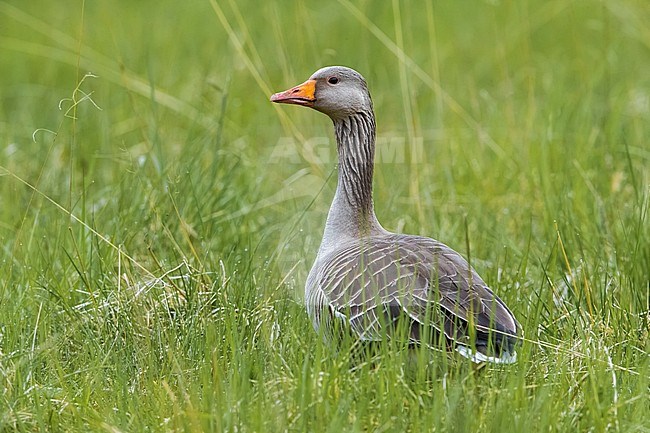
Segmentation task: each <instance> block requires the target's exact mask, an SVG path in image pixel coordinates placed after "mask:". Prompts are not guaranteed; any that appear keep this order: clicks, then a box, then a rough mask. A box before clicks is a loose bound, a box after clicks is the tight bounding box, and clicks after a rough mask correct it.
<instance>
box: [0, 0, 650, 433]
mask: <svg viewBox="0 0 650 433" xmlns="http://www.w3.org/2000/svg"><path fill="white" fill-rule="evenodd" d="M648 22H650V8H649V7H648V5H647V2H646V1H641V0H639V1H620V2H606V1H595V0H594V1H559V0H551V1H532V0H531V1H521V2H499V1H483V2H415V1H392V2H371V1H361V2H350V1H348V0H340V1H337V2H319V1H304V2H286V3H284V2H276V1H271V2H248V1H242V2H235V1H223V2H220V1H208V0H205V1H203V0H202V1H198V0H191V1H187V2H178V1H169V0H163V1H156V2H154V1H148V0H143V1H136V2H134V1H121V0H112V1H105V0H98V1H92V2H81V1H74V2H66V3H65V4H61V3H57V2H45V1H30V2H21V1H9V2H6V1H3V2H0V53H1V54H0V71H2V72H1V73H0V245H1V246H2V260H1V261H0V302H1V304H0V371H2V377H3V378H2V381H3V389H4V392H3V393H2V397H1V399H0V430H3V431H4V430H6V431H10V430H18V431H34V430H54V431H57V430H61V431H88V430H99V431H101V430H111V431H144V430H150V431H151V430H153V431H157V430H169V431H176V430H178V431H181V430H183V431H201V430H208V431H209V430H212V431H220V430H227V431H235V430H237V431H263V430H266V431H282V430H304V431H317V430H323V429H324V426H329V427H328V428H330V429H331V430H332V431H334V430H337V429H338V430H337V431H341V430H345V431H369V430H377V431H405V430H412V431H426V430H452V431H454V430H455V431H475V430H478V429H484V430H488V431H492V430H496V429H499V430H500V431H521V430H522V429H523V428H526V429H527V430H530V431H542V430H543V431H586V430H592V431H606V430H613V431H647V430H648V428H650V426H649V425H648V421H647V415H645V414H647V409H648V401H647V390H648V378H649V376H650V369H649V361H648V348H649V347H648V309H649V304H650V295H649V291H650V280H649V278H648V275H649V273H648V270H649V269H650V241H649V239H650V237H649V236H650V229H649V228H648V227H649V226H650V224H648V210H649V208H650V195H649V184H650V172H649V170H648V166H649V165H650V145H649V144H648V137H650V27H648V25H647V23H648ZM332 64H340V65H346V66H350V67H352V68H354V69H356V70H358V71H359V72H360V73H361V74H363V75H364V76H365V78H366V79H367V81H368V84H369V87H370V90H371V93H372V96H373V100H374V103H375V110H376V114H377V123H378V146H379V149H378V153H379V155H382V157H381V159H380V160H379V161H378V163H377V169H376V174H375V203H376V211H377V214H378V217H379V219H380V221H381V222H382V224H383V225H384V226H385V227H386V228H388V229H392V230H396V231H400V232H405V233H414V234H422V235H427V236H432V237H435V238H437V239H439V240H441V241H443V242H445V243H447V244H448V245H450V246H452V247H453V248H455V249H457V250H458V251H460V252H462V253H463V254H464V255H466V256H468V255H469V256H470V257H471V259H472V263H473V264H474V265H475V267H476V268H477V269H478V271H479V273H481V274H482V275H483V277H484V278H485V279H486V281H488V283H490V284H491V285H492V286H493V287H494V289H495V291H496V292H497V293H498V294H499V296H501V297H502V298H503V299H504V300H506V302H507V303H508V305H509V306H510V307H511V309H512V310H513V311H514V312H515V314H516V315H517V317H518V318H519V320H520V321H521V322H522V324H523V326H524V329H525V332H526V336H527V340H528V342H527V344H526V345H525V346H524V348H522V351H523V353H522V356H521V357H520V362H519V364H518V365H517V366H516V367H513V368H512V369H511V370H508V371H502V370H495V371H493V370H490V371H488V372H487V373H485V375H484V376H483V377H482V378H481V377H479V378H475V377H474V376H473V374H472V373H471V371H470V372H467V371H465V370H462V368H460V367H459V371H455V372H454V374H453V375H452V376H451V379H445V380H450V381H451V383H447V382H444V383H443V381H441V380H438V379H436V378H430V377H427V378H424V379H422V378H420V379H421V380H420V379H418V380H415V381H414V382H412V381H408V380H405V379H404V378H403V374H402V373H403V372H402V370H401V367H400V365H401V363H400V362H395V363H392V364H391V363H388V365H389V366H385V368H383V369H382V368H378V369H377V370H376V371H375V370H371V369H370V368H371V367H368V368H369V369H370V370H367V371H366V370H363V369H362V372H361V373H359V372H354V373H351V372H349V371H348V368H347V364H346V363H345V354H332V353H330V352H328V349H327V348H326V347H323V345H322V343H321V342H320V341H319V339H318V338H317V337H316V336H315V335H312V334H314V333H313V332H312V331H311V325H310V324H309V322H308V321H307V319H306V317H305V314H304V311H303V308H302V306H301V302H302V301H301V297H302V290H303V285H304V279H305V276H306V274H307V271H308V270H309V267H310V266H311V263H312V260H313V258H314V257H315V253H316V250H317V248H318V245H319V241H320V237H321V234H322V228H323V224H324V220H325V216H326V213H327V209H328V207H329V203H330V200H331V197H332V195H333V191H334V188H335V182H336V176H335V175H333V173H334V170H335V154H334V148H333V147H328V145H331V146H334V141H333V138H332V127H331V122H330V121H329V120H328V119H327V118H325V117H324V116H322V115H320V114H318V113H316V112H313V111H310V110H305V109H300V108H297V107H283V106H274V105H272V104H271V103H270V102H269V100H268V98H269V96H270V94H271V93H273V92H276V91H280V90H284V89H286V88H288V87H290V86H293V85H295V84H298V83H301V82H302V81H304V80H306V79H307V78H308V77H309V76H310V75H311V74H312V72H314V71H315V70H317V69H318V68H320V67H322V66H325V65H332ZM314 146H315V147H314ZM312 150H313V151H314V152H315V153H316V155H317V156H318V157H317V158H316V157H314V155H313V154H312V153H310V151H312ZM391 359H392V358H391ZM364 371H365V373H364ZM217 372H219V373H217ZM617 375H618V376H617ZM318 377H320V378H321V379H320V382H319V381H318V380H317V378H318ZM418 377H419V376H418ZM445 377H447V376H445ZM323 378H325V379H323ZM328 378H329V379H328ZM468 378H469V379H468ZM612 378H614V379H612ZM612 380H614V383H613V382H612ZM323 381H324V382H323ZM612 383H613V384H612ZM472 413H474V414H477V415H476V416H474V417H470V416H469V415H468V414H472ZM136 414H138V415H136ZM163 414H164V415H163ZM531 419H534V420H535V424H531V423H530V422H529V421H530V420H531Z"/></svg>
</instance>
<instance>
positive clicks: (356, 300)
mask: <svg viewBox="0 0 650 433" xmlns="http://www.w3.org/2000/svg"><path fill="white" fill-rule="evenodd" d="M271 101H272V102H277V103H282V104H294V105H302V106H304V107H310V108H313V109H315V110H317V111H320V112H321V113H324V114H327V115H328V116H329V117H330V118H331V119H332V121H333V122H334V130H335V133H336V143H337V150H338V184H337V188H336V193H335V194H334V200H333V202H332V205H331V207H330V210H329V213H328V215H327V222H326V224H325V232H324V234H323V239H322V242H321V245H320V248H319V250H318V255H317V257H316V260H315V262H314V265H313V267H312V268H311V271H310V273H309V276H308V277H307V282H306V285H305V303H306V308H307V313H308V315H309V317H310V319H311V320H312V322H313V325H314V328H315V329H316V330H317V331H318V332H322V334H323V336H324V338H326V339H327V340H332V339H334V338H335V337H334V336H335V334H337V330H338V331H339V332H340V329H346V330H347V331H346V332H349V333H350V334H351V335H352V336H353V337H354V338H355V339H357V341H363V342H365V341H368V342H373V341H380V340H382V339H384V338H390V337H391V335H392V334H393V333H394V332H395V329H396V328H395V326H393V325H395V324H396V323H398V322H399V323H406V324H407V325H406V326H407V327H406V328H405V329H406V334H407V335H405V336H406V337H407V338H408V340H409V343H412V344H414V345H426V346H428V347H432V348H444V349H445V350H446V349H447V348H453V349H455V350H456V351H457V352H458V353H460V354H461V355H463V356H464V357H466V358H469V359H470V360H472V361H473V362H476V363H482V362H492V363H499V364H505V363H513V362H515V361H516V352H515V346H516V344H517V342H518V340H519V333H520V329H521V327H520V325H519V323H518V322H517V320H516V319H515V317H514V315H513V314H512V313H511V312H510V310H509V309H508V307H507V306H506V305H505V303H504V302H503V301H501V299H499V298H498V297H497V296H496V295H495V294H494V293H493V292H492V290H490V288H489V287H488V286H487V284H485V282H484V281H483V280H482V279H481V277H480V276H479V275H478V274H477V273H476V271H474V269H472V268H471V267H470V265H469V264H468V263H467V261H466V260H465V259H464V258H463V257H462V256H461V255H460V254H459V253H457V252H456V251H454V250H452V249H451V248H449V247H448V246H447V245H445V244H443V243H441V242H438V241H436V240H434V239H430V238H426V237H422V236H412V235H403V234H396V233H391V232H389V231H387V230H385V229H384V228H383V227H382V226H381V224H379V221H377V217H376V216H375V212H374V207H373V199H372V178H373V170H374V154H375V114H374V111H373V105H372V100H371V99H370V93H369V91H368V87H367V84H366V81H365V79H364V78H363V77H362V76H361V74H359V73H358V72H356V71H354V70H352V69H350V68H346V67H342V66H331V67H326V68H322V69H320V70H318V71H316V72H315V73H314V74H313V75H312V76H311V77H310V78H309V80H307V81H306V82H304V83H303V84H300V85H298V86H296V87H292V88H291V89H289V90H286V91H284V92H280V93H276V94H274V95H273V96H271ZM403 320H406V322H403ZM425 340H426V341H425Z"/></svg>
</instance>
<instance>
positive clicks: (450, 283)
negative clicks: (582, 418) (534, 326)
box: [312, 235, 519, 362]
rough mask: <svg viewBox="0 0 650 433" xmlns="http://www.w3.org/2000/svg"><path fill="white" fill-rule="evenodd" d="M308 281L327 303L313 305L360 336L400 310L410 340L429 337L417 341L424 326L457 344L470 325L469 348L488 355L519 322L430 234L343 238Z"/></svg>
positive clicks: (373, 332) (505, 347)
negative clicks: (347, 241) (343, 243)
mask: <svg viewBox="0 0 650 433" xmlns="http://www.w3.org/2000/svg"><path fill="white" fill-rule="evenodd" d="M312 284H313V285H314V286H315V287H313V289H312V290H315V291H317V292H318V294H317V296H316V298H315V299H314V300H315V301H317V302H319V303H320V302H322V303H325V304H327V305H322V306H320V307H317V308H316V309H318V310H320V311H323V307H327V308H328V309H329V310H330V313H331V314H332V315H333V316H335V317H337V318H339V319H343V320H346V321H347V322H348V324H349V326H350V328H351V329H352V330H353V332H354V333H355V334H356V335H358V337H359V338H361V339H363V340H370V341H373V340H381V339H382V337H383V335H384V334H385V333H386V332H387V330H386V329H385V328H384V327H385V325H386V323H392V322H393V321H395V320H397V319H398V318H400V317H402V318H403V317H407V318H408V319H409V320H410V322H411V325H410V326H411V327H410V339H411V340H412V341H414V342H417V343H425V344H428V343H429V342H427V341H421V339H422V331H423V327H425V326H427V327H430V329H431V330H432V331H433V333H429V334H425V335H432V336H433V337H435V336H439V335H440V333H442V334H444V337H445V338H446V339H447V340H449V341H451V342H454V343H458V344H461V345H464V346H467V345H468V344H469V343H470V335H471V334H472V332H474V337H473V343H474V346H475V350H476V351H477V352H479V353H482V354H483V355H486V356H488V358H489V359H488V360H493V361H494V359H499V358H498V357H499V356H500V355H501V352H503V353H505V354H506V355H507V354H508V353H510V352H512V348H513V347H512V346H514V344H515V343H516V340H517V334H518V332H519V325H518V323H517V322H516V320H515V318H514V316H513V315H512V313H511V312H510V311H509V310H508V308H507V307H506V306H505V304H504V303H503V302H502V301H501V300H500V299H499V298H498V297H496V296H495V295H494V294H493V293H492V291H491V290H490V289H489V288H488V287H487V285H486V284H485V283H484V282H483V280H482V279H481V278H480V277H479V276H478V274H477V273H476V272H474V270H472V269H471V268H470V267H469V265H468V264H467V262H466V261H465V260H464V259H463V258H462V257H461V256H460V255H459V254H458V253H456V252H455V251H454V250H452V249H451V248H449V247H447V246H446V245H444V244H442V243H440V242H437V241H435V240H433V239H429V238H423V237H418V236H406V235H392V236H383V237H375V238H373V237H370V238H366V239H364V240H362V241H359V242H355V243H353V244H349V245H347V246H344V247H342V248H339V249H338V250H337V251H336V252H335V253H333V254H331V255H330V256H328V257H327V258H326V260H325V261H324V262H323V263H322V264H321V266H320V269H319V271H318V273H317V274H316V275H315V281H313V283H312ZM312 307H313V306H312ZM470 327H471V328H472V329H470ZM459 352H461V353H463V352H462V351H461V350H459ZM491 354H496V356H497V358H494V357H491ZM464 355H465V356H467V355H466V354H464ZM496 362H499V361H496ZM501 362H508V361H501Z"/></svg>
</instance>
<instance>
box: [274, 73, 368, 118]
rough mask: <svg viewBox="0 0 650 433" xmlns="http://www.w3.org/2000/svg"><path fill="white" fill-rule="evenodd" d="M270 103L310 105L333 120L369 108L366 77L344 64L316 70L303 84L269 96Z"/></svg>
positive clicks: (366, 110) (365, 110)
mask: <svg viewBox="0 0 650 433" xmlns="http://www.w3.org/2000/svg"><path fill="white" fill-rule="evenodd" d="M271 102H276V103H279V104H294V105H302V106H304V107H310V108H313V109H314V110H317V111H320V112H321V113H324V114H327V115H328V116H329V117H330V118H332V120H334V121H336V120H339V119H343V118H346V117H349V116H351V115H353V114H355V113H359V112H371V111H372V100H371V99H370V92H368V86H367V85H366V80H365V79H364V78H363V77H362V76H361V74H359V73H358V72H357V71H355V70H354V69H350V68H346V67H344V66H328V67H325V68H322V69H319V70H318V71H316V72H314V74H313V75H312V76H311V77H309V79H308V80H307V81H305V82H304V83H302V84H299V85H297V86H295V87H292V88H290V89H289V90H285V91H284V92H280V93H276V94H274V95H273V96H271Z"/></svg>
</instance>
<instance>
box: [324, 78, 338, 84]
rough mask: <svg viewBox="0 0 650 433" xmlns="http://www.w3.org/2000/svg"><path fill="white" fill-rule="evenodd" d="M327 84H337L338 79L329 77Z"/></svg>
mask: <svg viewBox="0 0 650 433" xmlns="http://www.w3.org/2000/svg"><path fill="white" fill-rule="evenodd" d="M327 82H328V83H330V84H336V83H338V82H339V79H338V78H336V77H329V78H328V79H327Z"/></svg>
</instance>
